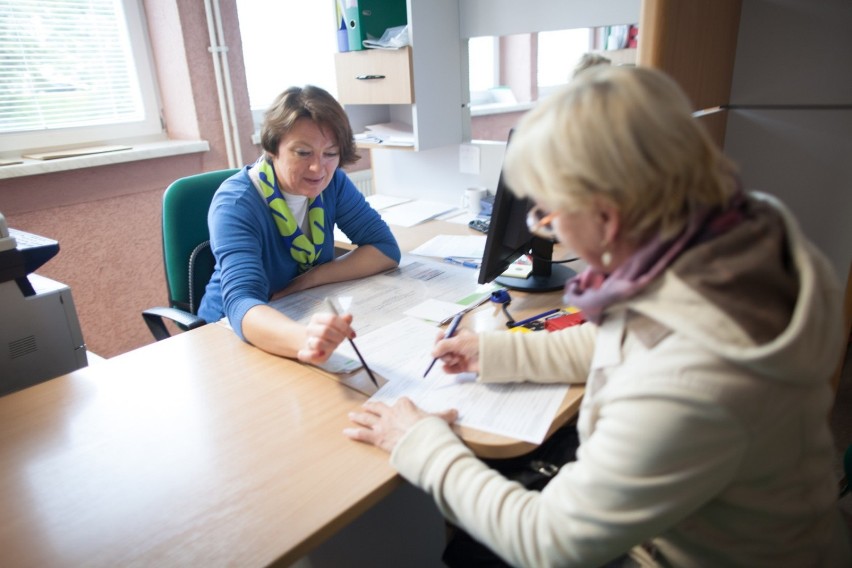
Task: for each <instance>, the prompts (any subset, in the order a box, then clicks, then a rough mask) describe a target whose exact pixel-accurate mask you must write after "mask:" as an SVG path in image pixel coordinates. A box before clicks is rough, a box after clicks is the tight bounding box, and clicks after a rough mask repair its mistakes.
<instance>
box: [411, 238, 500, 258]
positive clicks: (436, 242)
mask: <svg viewBox="0 0 852 568" xmlns="http://www.w3.org/2000/svg"><path fill="white" fill-rule="evenodd" d="M484 251H485V235H435V236H434V237H432V238H431V239H429V240H428V241H426V242H425V243H423V244H422V245H420V246H419V247H417V248H416V249H414V250H413V251H411V254H416V255H420V256H434V257H438V258H444V257H447V256H452V257H463V258H476V259H482V254H483V252H484Z"/></svg>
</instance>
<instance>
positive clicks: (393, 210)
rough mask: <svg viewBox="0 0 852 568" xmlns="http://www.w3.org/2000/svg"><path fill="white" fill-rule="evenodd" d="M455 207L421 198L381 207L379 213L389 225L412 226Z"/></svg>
mask: <svg viewBox="0 0 852 568" xmlns="http://www.w3.org/2000/svg"><path fill="white" fill-rule="evenodd" d="M452 209H455V208H454V207H453V206H452V205H447V204H446V203H439V202H437V201H423V200H421V199H418V200H415V201H409V202H408V203H402V204H400V205H395V206H393V207H389V208H387V209H382V210H381V211H379V214H380V215H381V216H382V219H384V220H385V222H386V223H388V224H389V225H396V226H398V227H413V226H414V225H417V224H418V223H422V222H423V221H428V220H429V219H432V218H433V217H436V216H438V215H440V214H441V213H446V212H447V211H450V210H452Z"/></svg>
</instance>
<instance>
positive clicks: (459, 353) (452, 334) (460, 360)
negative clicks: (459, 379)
mask: <svg viewBox="0 0 852 568" xmlns="http://www.w3.org/2000/svg"><path fill="white" fill-rule="evenodd" d="M465 313H466V312H460V313H458V314H456V317H454V318H453V321H452V322H451V323H450V326H449V327H448V328H447V331H446V333H444V335H443V336H442V338H441V339H440V340H439V341H438V342H437V343H436V344H435V347H434V348H433V349H432V355H433V357H434V359H433V360H432V363H431V364H430V365H429V368H428V369H426V372H425V373H423V377H424V378H425V377H426V375H427V374H429V371H431V370H432V367H433V366H434V365H435V363H436V362H437V361H438V359H441V360H443V362H444V370H446V371H447V372H450V373H463V372H466V371H479V336H478V335H477V334H475V333H472V332H470V331H467V330H458V324H459V322H461V319H462V317H463V316H464V314H465ZM457 332H458V333H457Z"/></svg>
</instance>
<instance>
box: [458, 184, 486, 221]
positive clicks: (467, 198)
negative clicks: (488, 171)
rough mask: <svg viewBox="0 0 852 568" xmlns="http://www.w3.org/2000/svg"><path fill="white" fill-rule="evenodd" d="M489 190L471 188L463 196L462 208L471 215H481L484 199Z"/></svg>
mask: <svg viewBox="0 0 852 568" xmlns="http://www.w3.org/2000/svg"><path fill="white" fill-rule="evenodd" d="M487 192H488V190H487V189H486V188H484V187H469V188H467V189H465V190H464V193H463V194H462V201H461V206H462V209H466V210H467V212H468V213H470V214H471V215H479V211H480V210H481V209H482V198H483V197H485V195H486V194H487Z"/></svg>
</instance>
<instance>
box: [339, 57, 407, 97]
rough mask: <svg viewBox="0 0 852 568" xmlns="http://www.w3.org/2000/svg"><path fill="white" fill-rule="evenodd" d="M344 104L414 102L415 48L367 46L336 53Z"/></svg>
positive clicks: (341, 95)
mask: <svg viewBox="0 0 852 568" xmlns="http://www.w3.org/2000/svg"><path fill="white" fill-rule="evenodd" d="M334 64H335V70H336V72H337V96H338V99H339V100H340V102H341V103H343V104H411V103H413V102H414V91H413V89H412V80H411V48H410V47H404V48H402V49H392V50H391V49H365V50H361V51H348V52H345V53H336V54H335V55H334Z"/></svg>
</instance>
